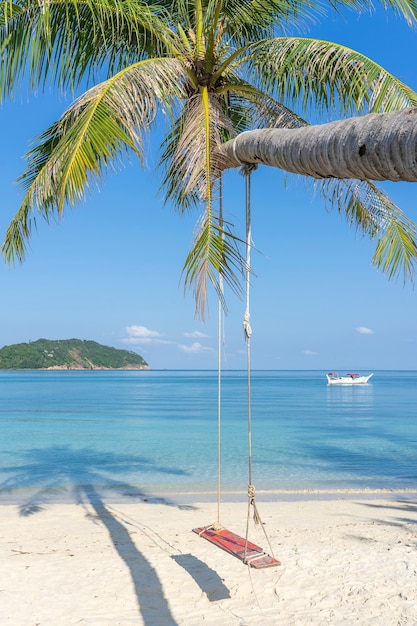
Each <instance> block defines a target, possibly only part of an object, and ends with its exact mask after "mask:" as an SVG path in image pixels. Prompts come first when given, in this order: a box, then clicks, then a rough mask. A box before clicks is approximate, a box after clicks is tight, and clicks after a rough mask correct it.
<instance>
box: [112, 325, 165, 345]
mask: <svg viewBox="0 0 417 626" xmlns="http://www.w3.org/2000/svg"><path fill="white" fill-rule="evenodd" d="M126 334H127V337H125V338H124V339H123V343H129V344H133V345H143V344H150V343H163V344H169V343H172V341H168V340H166V339H163V338H162V337H163V335H161V333H158V331H156V330H150V329H149V328H146V326H126Z"/></svg>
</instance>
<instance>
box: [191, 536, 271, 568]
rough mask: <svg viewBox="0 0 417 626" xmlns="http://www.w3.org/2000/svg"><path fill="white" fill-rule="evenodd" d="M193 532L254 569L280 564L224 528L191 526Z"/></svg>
mask: <svg viewBox="0 0 417 626" xmlns="http://www.w3.org/2000/svg"><path fill="white" fill-rule="evenodd" d="M193 532H194V533H197V535H199V536H200V537H203V538H204V539H207V541H210V542H211V543H214V545H216V546H218V547H219V548H222V550H225V551H226V552H228V553H229V554H232V555H233V556H235V557H236V558H238V559H240V560H241V561H243V562H244V563H245V564H246V565H250V566H251V567H254V568H255V569H261V568H263V567H275V566H276V565H281V563H280V562H279V561H277V559H274V558H273V557H272V556H270V555H269V554H266V553H265V552H264V551H263V550H262V548H260V547H259V546H257V545H255V544H254V543H251V542H250V541H246V539H245V538H244V537H240V536H239V535H235V533H232V532H230V530H226V529H225V528H220V529H217V530H216V529H215V528H213V526H203V527H202V528H193Z"/></svg>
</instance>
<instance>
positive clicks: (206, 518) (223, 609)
mask: <svg viewBox="0 0 417 626" xmlns="http://www.w3.org/2000/svg"><path fill="white" fill-rule="evenodd" d="M403 493H404V492H403V491H401V492H398V493H397V494H395V493H393V492H391V493H390V494H389V495H391V496H393V497H391V498H387V497H386V496H387V495H388V494H379V497H378V498H369V497H368V498H366V499H365V498H364V499H362V498H361V499H360V500H358V499H357V494H349V497H346V498H336V499H325V500H321V499H309V500H291V501H273V502H265V501H263V502H262V503H261V502H259V504H260V505H261V506H260V507H259V512H260V514H261V518H262V522H263V524H262V526H261V527H260V526H259V525H258V526H256V525H255V524H254V523H253V522H252V519H250V522H249V540H250V541H252V542H254V543H256V544H257V545H259V546H262V547H263V549H264V550H265V552H268V553H269V547H268V544H267V540H266V537H265V534H264V531H265V532H266V535H267V538H268V540H269V542H270V546H271V548H272V550H273V554H274V556H275V557H276V558H277V559H279V561H280V565H279V566H277V567H271V568H268V569H262V570H253V569H249V568H248V567H247V566H245V565H243V564H242V563H241V562H240V561H239V560H238V559H236V558H235V557H233V556H231V555H229V554H227V553H226V552H224V551H223V550H221V549H219V548H217V547H216V546H213V545H212V544H211V543H210V542H208V541H206V540H205V539H203V538H201V537H199V536H198V535H196V534H195V533H194V532H192V530H193V528H197V527H200V526H204V525H207V524H211V523H213V522H215V520H216V515H217V511H216V509H217V507H216V503H215V502H206V501H203V502H201V501H200V502H194V503H189V504H188V505H182V504H180V503H174V502H172V501H171V502H165V503H161V502H159V503H152V502H145V501H139V502H137V503H135V502H131V503H110V502H107V501H104V500H103V501H102V500H101V499H100V498H98V499H97V500H95V501H88V500H87V499H86V498H84V499H82V498H81V499H80V500H79V501H78V502H77V503H76V502H72V503H56V502H47V503H41V502H39V503H36V502H34V503H33V506H32V507H28V508H26V509H24V510H20V511H19V510H18V509H16V506H14V505H5V506H2V507H1V513H2V521H1V525H0V536H1V542H0V597H1V602H0V623H2V624H6V623H10V624H19V626H33V625H34V624H37V625H38V626H56V625H57V624H59V625H60V626H71V625H72V624H82V625H83V626H115V625H117V626H133V625H135V626H162V624H163V625H164V626H201V624H202V623H204V624H205V625H206V626H218V625H219V624H222V626H260V625H261V624H262V626H306V625H312V626H346V625H348V624H360V625H361V626H375V624H387V626H388V625H389V626H394V624H395V625H406V624H407V625H410V626H411V625H412V624H417V603H416V600H415V589H416V586H417V499H413V500H408V499H404V497H403V496H402V494H403ZM407 494H408V495H410V492H407ZM259 495H260V497H261V494H259ZM308 495H309V496H310V497H311V496H312V495H314V494H308ZM344 495H345V496H347V495H348V494H346V493H344ZM368 495H369V494H368ZM395 496H397V497H395ZM247 521H248V520H247V505H246V503H245V502H241V503H240V504H236V503H235V502H223V503H222V506H221V523H222V524H223V525H224V526H225V527H226V528H228V529H229V530H231V531H233V532H236V533H237V534H239V535H240V536H242V537H245V532H246V530H245V529H246V523H247ZM22 598H24V601H22Z"/></svg>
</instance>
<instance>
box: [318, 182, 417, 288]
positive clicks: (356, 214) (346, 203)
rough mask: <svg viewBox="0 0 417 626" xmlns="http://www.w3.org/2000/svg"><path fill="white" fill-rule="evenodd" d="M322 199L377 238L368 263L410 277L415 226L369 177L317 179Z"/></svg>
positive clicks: (416, 260) (416, 256)
mask: <svg viewBox="0 0 417 626" xmlns="http://www.w3.org/2000/svg"><path fill="white" fill-rule="evenodd" d="M316 184H319V185H321V189H322V193H323V195H324V196H325V197H326V199H328V200H330V202H331V204H332V205H333V206H336V207H337V209H338V211H339V212H340V213H343V214H344V215H345V217H346V219H347V221H348V222H349V223H350V224H351V225H353V226H355V228H356V229H357V230H358V231H361V232H362V233H363V234H364V235H368V236H369V237H370V238H371V239H375V238H376V239H377V247H376V250H375V254H374V256H373V258H372V264H373V265H375V266H376V267H377V268H378V269H379V270H381V271H382V272H383V274H385V275H386V276H388V278H389V279H392V278H395V277H397V276H398V275H399V274H400V272H402V274H403V279H404V282H406V281H407V280H411V281H413V275H414V271H415V267H416V265H417V227H416V225H415V224H414V223H413V222H412V221H411V220H410V219H409V218H408V217H407V216H406V215H404V213H403V212H402V211H401V209H400V208H399V207H397V206H396V205H395V204H394V202H392V200H390V198H388V196H387V195H386V194H385V193H384V192H383V191H382V190H381V189H379V188H378V187H377V186H376V185H375V184H374V183H373V182H371V181H357V180H342V181H338V180H335V179H334V180H331V181H329V180H327V181H319V182H318V183H316Z"/></svg>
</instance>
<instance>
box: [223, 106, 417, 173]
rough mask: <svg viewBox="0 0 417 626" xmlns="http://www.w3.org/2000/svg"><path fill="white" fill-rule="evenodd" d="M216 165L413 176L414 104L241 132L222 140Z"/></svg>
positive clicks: (416, 154)
mask: <svg viewBox="0 0 417 626" xmlns="http://www.w3.org/2000/svg"><path fill="white" fill-rule="evenodd" d="M218 156H219V157H220V159H219V161H220V163H219V165H220V169H221V170H224V169H227V168H231V167H239V166H241V165H242V164H246V163H250V164H263V165H271V166H273V167H278V168H280V169H283V170H285V171H287V172H294V173H296V174H304V175H306V176H312V177H314V178H340V179H344V178H355V179H360V180H392V181H408V182H416V181H417V108H410V109H403V110H401V111H393V112H390V113H371V114H369V115H364V116H362V117H354V118H350V119H347V120H342V121H337V122H330V123H329V124H322V125H320V126H303V127H301V128H295V129H289V128H266V129H260V130H252V131H247V132H244V133H241V134H240V135H238V136H237V137H235V138H234V139H231V140H230V141H228V142H226V143H225V144H223V146H222V147H221V149H220V151H219V153H218Z"/></svg>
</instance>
